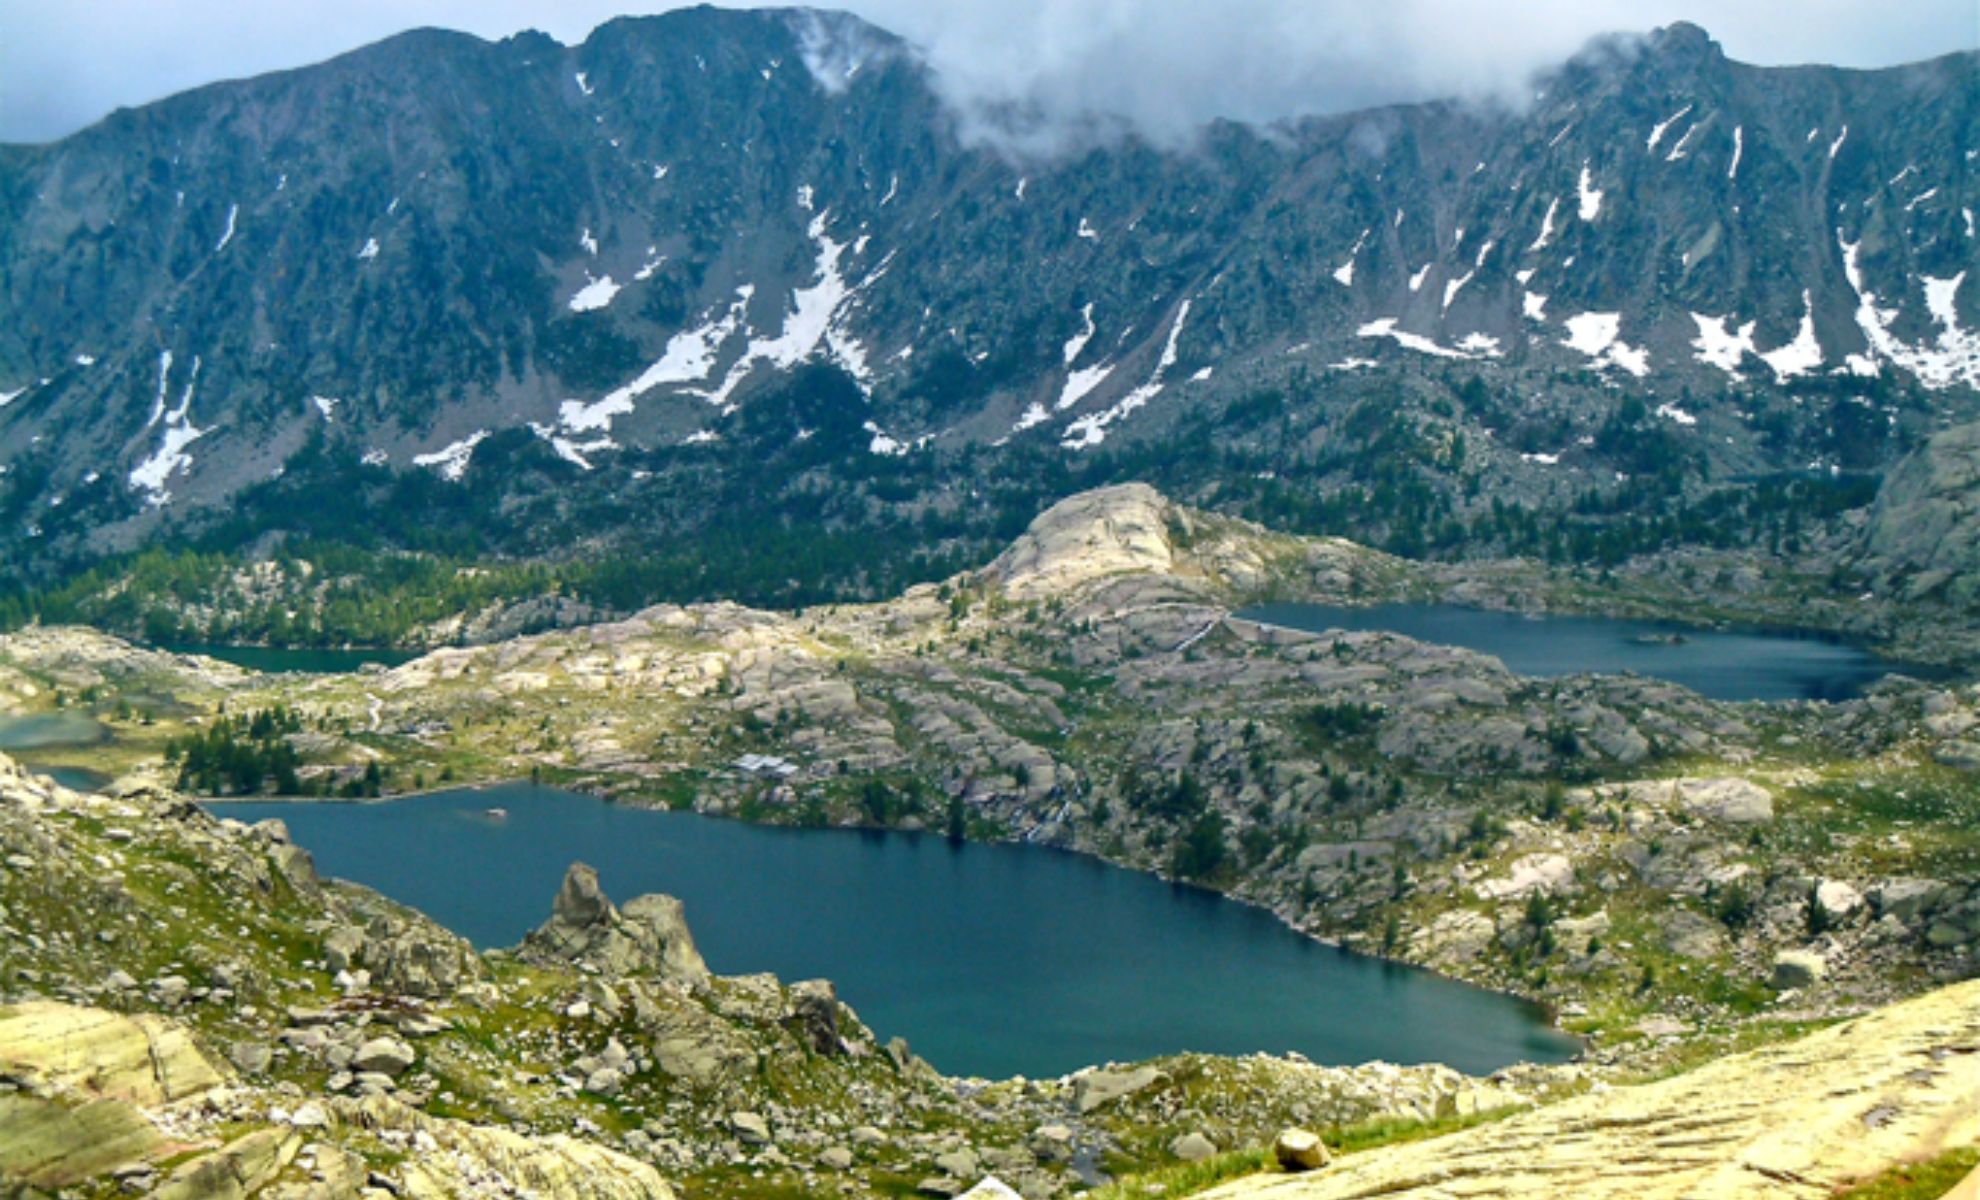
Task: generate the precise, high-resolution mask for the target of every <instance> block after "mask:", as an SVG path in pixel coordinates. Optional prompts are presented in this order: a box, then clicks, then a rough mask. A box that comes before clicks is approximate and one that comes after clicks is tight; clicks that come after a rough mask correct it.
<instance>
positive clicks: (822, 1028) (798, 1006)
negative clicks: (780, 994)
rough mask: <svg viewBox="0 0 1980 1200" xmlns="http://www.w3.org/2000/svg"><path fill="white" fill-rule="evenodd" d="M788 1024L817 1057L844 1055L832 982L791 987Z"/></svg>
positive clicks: (808, 980) (837, 998)
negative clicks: (818, 1055) (819, 1055)
mask: <svg viewBox="0 0 1980 1200" xmlns="http://www.w3.org/2000/svg"><path fill="white" fill-rule="evenodd" d="M785 1023H786V1024H787V1025H788V1026H789V1027H790V1028H791V1029H792V1030H794V1031H795V1032H796V1033H797V1035H798V1037H799V1038H800V1039H802V1040H803V1042H804V1044H805V1045H806V1046H807V1047H809V1048H810V1049H811V1051H812V1052H813V1053H814V1054H822V1055H824V1056H826V1057H827V1058H832V1057H836V1056H837V1055H839V1054H841V1053H843V1052H844V1045H843V1044H842V1043H841V1042H840V1040H839V996H838V993H837V992H836V991H834V990H833V988H832V984H831V981H829V980H825V979H807V980H805V981H804V982H802V983H794V984H792V985H791V1013H790V1016H789V1017H787V1018H786V1019H785ZM965 1173H966V1172H965Z"/></svg>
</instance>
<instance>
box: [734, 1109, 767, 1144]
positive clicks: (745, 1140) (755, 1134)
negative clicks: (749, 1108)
mask: <svg viewBox="0 0 1980 1200" xmlns="http://www.w3.org/2000/svg"><path fill="white" fill-rule="evenodd" d="M729 1129H730V1131H731V1132H733V1133H734V1134H735V1135H736V1139H737V1140H738V1141H740V1142H742V1144H743V1145H745V1146H766V1145H769V1143H770V1122H768V1121H766V1120H764V1119H763V1117H762V1115H761V1114H760V1113H753V1112H732V1113H730V1114H729Z"/></svg>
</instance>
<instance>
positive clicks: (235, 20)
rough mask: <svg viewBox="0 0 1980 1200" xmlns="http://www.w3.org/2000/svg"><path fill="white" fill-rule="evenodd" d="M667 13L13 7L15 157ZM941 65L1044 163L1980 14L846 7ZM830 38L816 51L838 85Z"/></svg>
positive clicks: (1924, 33)
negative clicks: (1572, 64)
mask: <svg viewBox="0 0 1980 1200" xmlns="http://www.w3.org/2000/svg"><path fill="white" fill-rule="evenodd" d="M670 7H675V5H673V4H670V3H664V2H663V3H655V2H654V0H339V2H338V3H336V4H332V5H320V4H269V3H266V0H174V2H173V3H170V4H160V3H158V2H157V0H65V2H63V3H45V4H32V3H16V4H7V5H0V139H4V140H10V141H38V140H45V139H48V138H52V137H56V136H60V135H62V134H65V133H68V132H71V131H73V130H74V129H76V128H79V127H81V126H82V125H84V124H86V123H87V122H89V121H92V120H94V119H96V118H98V117H100V116H102V115H103V114H104V113H106V112H107V111H109V110H110V109H111V108H113V107H115V106H118V105H129V104H139V103H143V102H145V101H147V100H152V99H156V98H158V97H160V96H163V95H166V94H169V93H171V92H174V91H178V90H181V89H184V88H188V87H192V86H196V85H198V84H201V83H205V82H209V81H212V80H215V79H222V78H235V77H240V76H244V75H251V74H256V73H259V72H262V71H267V70H272V69H277V68H282V67H293V66H301V65H303V64H306V63H309V62H314V61H318V60H320V59H323V58H327V57H329V56H331V55H334V54H337V53H340V52H342V51H345V50H349V49H352V48H354V47H356V46H359V45H362V44H364V43H366V42H369V41H375V40H377V39H379V38H382V37H386V36H388V35H390V34H392V33H395V32H398V31H400V30H402V29H405V28H408V27H411V26H415V25H438V26H444V27H448V28H455V29H463V30H466V31H468V32H471V33H476V34H480V35H481V36H484V37H502V36H506V35H507V34H510V33H513V32H515V31H517V30H520V29H525V28H538V29H542V30H544V31H546V32H548V33H550V34H552V35H553V36H555V37H557V38H559V39H561V40H564V41H566V42H573V41H577V40H581V39H582V38H583V37H584V36H585V35H586V34H587V33H588V32H589V31H590V29H591V28H592V27H593V26H595V25H596V24H598V23H599V22H601V21H604V20H606V19H608V18H610V17H612V16H615V15H619V14H620V13H623V12H653V11H659V10H662V9H665V8H670ZM847 7H849V8H851V9H852V10H853V11H855V12H858V13H859V14H860V15H862V16H864V17H866V18H867V19H868V20H871V21H873V22H874V23H876V24H879V25H881V26H883V27H886V28H888V29H891V30H894V31H895V32H898V33H900V34H902V35H903V36H905V37H907V38H908V39H909V40H910V41H912V42H914V43H915V44H916V45H918V46H919V47H921V48H922V50H923V52H924V53H925V54H926V56H927V59H928V61H929V63H930V65H931V66H932V67H933V68H934V70H935V71H936V73H937V77H938V79H939V80H940V86H941V88H942V90H943V93H944V95H945V96H946V97H947V99H948V100H949V101H950V102H951V104H952V105H953V107H954V108H955V110H956V112H957V113H958V114H959V115H960V117H961V118H962V122H961V127H962V128H963V129H964V130H965V131H966V132H969V133H971V134H973V135H975V136H980V137H986V138H1004V139H1006V140H1008V141H1010V143H1011V144H1012V145H1014V146H1019V147H1029V148H1031V149H1034V150H1051V149H1053V148H1055V147H1059V146H1062V145H1064V144H1067V143H1068V142H1070V141H1076V140H1078V139H1079V138H1082V137H1086V136H1092V135H1093V134H1094V133H1095V132H1096V131H1101V130H1107V129H1114V130H1118V129H1123V128H1125V129H1132V130H1135V131H1137V132H1139V133H1141V134H1142V135H1144V136H1146V137H1149V138H1151V139H1153V140H1155V141H1158V142H1161V143H1163V144H1176V143H1178V142H1181V141H1186V140H1187V139H1188V138H1189V137H1190V136H1191V135H1192V134H1193V132H1194V131H1195V130H1197V129H1198V128H1200V127H1201V126H1202V125H1203V124H1204V123H1205V122H1207V121H1210V120H1213V119H1217V118H1225V119H1231V120H1239V121H1249V122H1271V121H1275V120H1279V119H1282V118H1287V117H1293V116H1298V115H1305V114H1311V113H1324V112H1338V111H1342V110H1345V109H1353V108H1361V107H1365V106H1368V105H1371V104H1381V103H1388V102H1395V101H1408V100H1420V99H1428V98H1433V97H1442V96H1469V97H1485V96H1497V97H1506V96H1516V95H1518V94H1519V92H1520V91H1521V90H1522V89H1523V88H1524V87H1525V84H1526V81H1527V79H1528V78H1529V77H1530V76H1531V75H1532V74H1533V73H1534V72H1535V71H1536V70H1538V69H1541V68H1544V67H1546V66H1548V65H1550V64H1552V63H1556V62H1559V61H1560V60H1562V59H1564V58H1566V57H1567V56H1569V55H1570V54H1572V53H1573V52H1574V51H1575V49H1576V48H1577V47H1579V46H1581V45H1582V44H1583V43H1584V42H1585V41H1586V40H1587V39H1588V38H1590V37H1591V36H1594V35H1597V34H1600V33H1605V32H1610V31H1617V30H1634V31H1642V30H1647V29H1650V28H1652V27H1655V26H1658V25H1664V24H1668V23H1670V22H1671V21H1674V20H1679V19H1688V20H1692V21H1696V22H1697V23H1699V24H1701V25H1704V26H1705V27H1706V28H1707V29H1709V30H1711V32H1712V33H1713V34H1714V35H1715V36H1717V37H1718V38H1720V40H1721V41H1722V42H1723V43H1724V44H1725V46H1726V48H1727V51H1728V52H1729V53H1731V54H1732V55H1733V56H1734V57H1736V58H1744V59H1746V60H1748V61H1756V62H1766V63H1780V62H1796V61H1824V62H1835V63H1841V64H1845V65H1854V66H1878V65H1886V64H1889V63H1894V62H1902V61H1907V60H1911V59H1917V58H1924V57H1928V56H1931V55H1936V54H1942V53H1946V52H1948V51H1952V50H1961V49H1973V48H1974V47H1975V46H1976V45H1980V9H1976V6H1975V4H1974V3H1973V0H1902V2H1901V3H1891V2H1890V0H1794V2H1790V0H847ZM844 49H845V47H843V46H836V45H834V44H833V42H832V40H831V39H830V38H829V37H828V38H825V39H824V40H822V41H820V42H818V43H817V44H816V45H815V46H814V56H815V57H816V58H817V61H818V62H819V63H820V64H824V65H823V66H818V67H815V68H814V69H815V70H822V71H823V72H824V73H825V74H826V75H827V76H829V75H830V73H831V71H832V70H833V69H834V68H836V69H838V70H841V71H843V69H844V68H845V67H846V66H848V65H850V61H845V62H829V61H828V60H829V59H830V56H831V55H832V54H833V53H837V52H840V51H843V50H844Z"/></svg>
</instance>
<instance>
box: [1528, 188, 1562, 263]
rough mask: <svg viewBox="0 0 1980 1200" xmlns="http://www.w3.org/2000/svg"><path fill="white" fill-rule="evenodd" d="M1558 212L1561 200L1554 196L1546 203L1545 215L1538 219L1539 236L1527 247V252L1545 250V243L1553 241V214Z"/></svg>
mask: <svg viewBox="0 0 1980 1200" xmlns="http://www.w3.org/2000/svg"><path fill="white" fill-rule="evenodd" d="M1560 211H1561V198H1560V197H1559V196H1555V197H1553V198H1552V199H1550V200H1548V201H1547V215H1546V216H1544V217H1541V218H1540V236H1539V237H1536V238H1534V239H1533V244H1532V245H1531V246H1528V247H1527V250H1528V251H1529V252H1531V251H1538V250H1545V249H1546V248H1547V243H1549V242H1551V241H1553V240H1554V214H1556V213H1558V212H1560Z"/></svg>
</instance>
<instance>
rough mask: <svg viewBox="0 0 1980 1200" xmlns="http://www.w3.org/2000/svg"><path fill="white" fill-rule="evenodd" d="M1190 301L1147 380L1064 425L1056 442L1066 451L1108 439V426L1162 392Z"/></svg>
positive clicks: (1178, 315)
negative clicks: (1099, 408)
mask: <svg viewBox="0 0 1980 1200" xmlns="http://www.w3.org/2000/svg"><path fill="white" fill-rule="evenodd" d="M1190 303H1191V301H1189V300H1185V301H1183V302H1182V304H1181V305H1179V306H1178V307H1177V309H1176V319H1175V321H1174V322H1173V323H1171V324H1170V326H1169V339H1168V341H1167V342H1165V343H1164V344H1163V346H1162V356H1161V358H1160V359H1159V360H1158V361H1157V362H1156V364H1155V370H1154V373H1152V374H1151V375H1149V377H1148V382H1146V383H1144V384H1142V385H1141V386H1140V387H1138V388H1135V389H1134V390H1133V391H1131V392H1129V393H1128V394H1127V395H1125V396H1123V397H1121V398H1120V399H1119V400H1118V401H1116V402H1115V403H1114V404H1113V405H1112V406H1111V407H1109V408H1107V409H1104V410H1103V411H1100V412H1095V413H1087V414H1086V415H1085V416H1083V417H1080V418H1079V419H1078V420H1076V421H1074V422H1073V423H1072V424H1071V425H1069V426H1067V427H1066V436H1065V437H1063V438H1061V439H1060V440H1059V444H1060V445H1061V446H1064V447H1065V448H1066V449H1068V450H1084V449H1086V448H1088V447H1089V446H1098V445H1099V444H1100V443H1101V442H1104V441H1106V440H1107V427H1108V426H1109V425H1112V424H1113V423H1114V422H1116V421H1118V420H1120V419H1121V418H1122V417H1125V416H1127V415H1128V414H1129V413H1131V412H1133V411H1134V410H1136V409H1138V408H1140V407H1141V406H1142V405H1144V404H1147V403H1148V402H1149V401H1150V400H1153V399H1154V398H1155V397H1156V396H1159V395H1161V393H1162V387H1163V378H1164V377H1165V376H1166V375H1168V373H1169V369H1170V368H1171V367H1173V366H1175V365H1176V343H1177V341H1178V340H1180V339H1181V337H1182V331H1183V323H1184V322H1186V321H1188V320H1189V306H1190Z"/></svg>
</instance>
